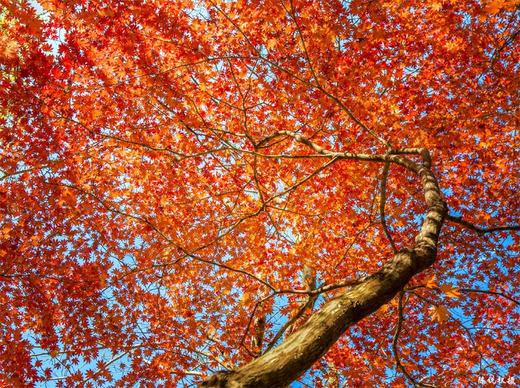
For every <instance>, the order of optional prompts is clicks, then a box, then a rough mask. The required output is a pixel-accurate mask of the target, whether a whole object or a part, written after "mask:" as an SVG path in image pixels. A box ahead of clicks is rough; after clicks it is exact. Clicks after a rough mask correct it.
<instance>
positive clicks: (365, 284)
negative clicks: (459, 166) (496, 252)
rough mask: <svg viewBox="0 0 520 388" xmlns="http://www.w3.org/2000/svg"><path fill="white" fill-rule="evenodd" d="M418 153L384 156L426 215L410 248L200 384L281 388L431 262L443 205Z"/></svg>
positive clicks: (426, 163) (426, 157)
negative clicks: (406, 173) (416, 179)
mask: <svg viewBox="0 0 520 388" xmlns="http://www.w3.org/2000/svg"><path fill="white" fill-rule="evenodd" d="M421 155H422V157H423V159H424V162H423V164H422V165H421V166H419V165H417V164H415V163H413V162H411V161H410V160H409V159H406V158H402V157H397V156H395V155H390V156H389V158H388V160H389V161H391V162H397V163H399V164H401V165H403V164H404V165H406V166H407V167H408V168H409V169H410V170H412V171H414V172H415V173H417V174H418V175H419V176H420V178H421V183H422V187H423V191H424V196H425V200H426V204H427V205H428V211H427V214H426V218H425V220H424V222H423V224H422V227H421V231H420V233H419V234H418V236H417V237H416V239H415V245H414V246H413V247H412V248H411V249H407V250H402V251H400V252H398V253H397V254H395V255H394V257H393V258H392V259H391V260H389V261H388V262H386V263H385V264H384V265H383V267H382V269H381V270H379V271H378V272H376V273H374V274H373V275H371V276H369V277H367V278H366V279H364V280H363V281H362V282H360V283H359V284H357V285H356V286H354V287H352V288H350V289H348V290H346V291H345V292H343V293H342V294H341V295H340V296H338V297H336V298H335V299H333V300H331V301H329V302H328V303H326V304H325V305H324V306H323V307H322V308H321V310H320V311H318V312H316V313H314V314H313V315H312V316H311V317H310V318H309V320H308V321H307V322H306V323H305V324H304V325H303V326H302V327H301V328H300V329H298V330H297V331H296V332H294V333H292V334H291V335H290V336H288V337H287V338H286V339H285V341H284V342H283V343H282V344H281V345H279V346H278V347H277V348H274V349H272V350H270V351H268V352H266V353H265V354H264V355H262V356H261V357H259V358H257V359H255V360H253V361H252V362H250V363H249V364H246V365H244V366H242V367H240V368H238V369H236V370H234V371H230V372H229V373H218V374H215V375H213V376H211V377H210V378H209V379H207V380H206V381H205V382H203V383H202V386H206V387H284V386H287V385H288V384H289V383H290V382H292V381H294V380H295V379H297V378H298V377H299V376H301V375H302V374H303V373H305V371H306V370H308V369H309V368H310V367H311V366H312V365H313V364H314V363H315V362H316V361H317V360H318V359H319V358H320V357H322V356H323V355H324V354H325V353H326V352H327V350H328V349H329V348H330V347H331V346H332V345H333V344H334V343H335V342H336V341H337V340H338V338H339V337H340V336H341V335H342V334H343V333H345V331H346V330H347V328H348V327H350V326H351V325H353V324H355V323H356V322H358V321H360V320H361V319H363V318H364V317H366V316H368V315H370V314H372V313H373V312H374V311H376V310H377V309H378V308H379V307H381V306H382V305H384V304H385V303H387V302H388V301H390V300H391V299H392V298H393V297H394V296H395V295H396V294H397V293H398V292H399V291H400V290H402V289H403V287H404V286H405V285H406V284H407V283H408V282H409V281H410V279H411V278H412V276H414V275H416V274H417V273H420V272H421V271H423V270H425V269H426V268H428V267H429V266H431V265H432V264H433V263H434V261H435V257H436V252H437V241H438V237H439V233H440V230H441V227H442V223H443V220H444V217H445V214H446V205H445V203H444V202H443V200H442V197H441V193H440V190H439V187H438V184H437V181H436V179H435V176H434V175H433V173H432V172H431V170H430V157H429V154H428V153H427V152H426V151H422V152H421Z"/></svg>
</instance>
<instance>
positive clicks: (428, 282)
mask: <svg viewBox="0 0 520 388" xmlns="http://www.w3.org/2000/svg"><path fill="white" fill-rule="evenodd" d="M424 286H425V287H426V288H436V287H437V282H436V281H435V275H431V276H430V277H428V278H427V279H426V282H425V283H424Z"/></svg>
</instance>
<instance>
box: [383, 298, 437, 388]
mask: <svg viewBox="0 0 520 388" xmlns="http://www.w3.org/2000/svg"><path fill="white" fill-rule="evenodd" d="M404 294H405V293H404V291H401V292H400V293H399V299H398V306H397V314H398V316H397V326H396V328H395V333H394V339H393V341H392V351H393V353H394V358H395V364H396V366H397V368H398V369H399V370H400V371H401V372H402V373H403V374H404V375H405V376H406V378H407V379H408V380H410V382H411V383H412V384H413V386H414V387H433V385H429V384H424V383H422V382H420V381H417V380H415V379H414V378H413V377H412V375H410V373H408V371H407V370H406V368H405V367H404V366H403V364H402V363H401V359H400V357H399V351H398V349H397V342H398V341H399V334H400V333H401V329H402V327H403V310H404V306H403V297H404Z"/></svg>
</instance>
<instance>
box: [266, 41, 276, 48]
mask: <svg viewBox="0 0 520 388" xmlns="http://www.w3.org/2000/svg"><path fill="white" fill-rule="evenodd" d="M266 46H267V49H268V50H272V49H274V47H275V46H276V39H274V38H271V39H269V40H268V41H267V44H266Z"/></svg>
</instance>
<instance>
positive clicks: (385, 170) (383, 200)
mask: <svg viewBox="0 0 520 388" xmlns="http://www.w3.org/2000/svg"><path fill="white" fill-rule="evenodd" d="M389 171H390V162H386V163H385V166H384V167H383V176H382V177H381V197H380V200H379V216H380V218H381V225H383V230H384V231H385V235H386V237H387V238H388V241H389V242H390V245H391V246H392V250H393V251H394V253H397V248H396V247H395V243H394V239H393V238H392V235H391V234H390V231H389V230H388V226H387V225H386V216H385V205H386V182H387V181H388V172H389Z"/></svg>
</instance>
